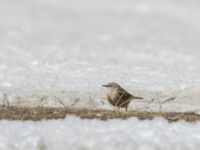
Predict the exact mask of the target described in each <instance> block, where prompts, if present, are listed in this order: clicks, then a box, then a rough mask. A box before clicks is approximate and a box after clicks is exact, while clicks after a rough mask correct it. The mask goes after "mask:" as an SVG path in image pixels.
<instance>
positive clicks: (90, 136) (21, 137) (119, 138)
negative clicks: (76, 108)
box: [0, 117, 200, 150]
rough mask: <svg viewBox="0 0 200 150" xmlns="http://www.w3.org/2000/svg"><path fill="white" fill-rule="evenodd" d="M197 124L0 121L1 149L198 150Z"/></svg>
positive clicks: (158, 121) (198, 125)
mask: <svg viewBox="0 0 200 150" xmlns="http://www.w3.org/2000/svg"><path fill="white" fill-rule="evenodd" d="M199 130H200V123H199V122H198V123H195V124H191V123H186V122H182V121H180V122H177V123H173V124H169V123H168V122H167V121H166V120H164V119H160V118H157V119H155V120H153V121H138V120H137V119H134V118H131V119H128V120H124V121H122V120H110V121H106V122H104V121H98V120H90V121H88V120H81V119H79V118H76V117H67V118H66V119H64V120H57V121H55V120H52V121H42V122H31V121H28V122H16V121H13V122H10V121H1V122H0V132H1V134H0V149H2V150H14V149H17V150H27V149H28V150H66V149H70V150H116V149H117V150H133V149H134V150H159V149H162V150H172V149H174V150H198V149H199V146H200V136H199Z"/></svg>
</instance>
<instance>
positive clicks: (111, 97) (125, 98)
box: [103, 82, 143, 111]
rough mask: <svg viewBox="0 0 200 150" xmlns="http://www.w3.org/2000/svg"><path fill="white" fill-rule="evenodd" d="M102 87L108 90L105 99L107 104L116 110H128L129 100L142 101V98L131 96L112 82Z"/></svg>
mask: <svg viewBox="0 0 200 150" xmlns="http://www.w3.org/2000/svg"><path fill="white" fill-rule="evenodd" d="M103 86H104V87H106V88H108V91H107V99H108V101H109V103H110V104H111V105H113V106H116V107H118V108H121V107H122V108H126V111H127V110H128V105H129V103H130V101H131V100H133V99H143V98H142V97H135V96H133V95H131V94H130V93H128V92H127V91H126V90H124V89H123V88H122V87H121V86H120V85H119V84H117V83H114V82H110V83H108V84H106V85H103Z"/></svg>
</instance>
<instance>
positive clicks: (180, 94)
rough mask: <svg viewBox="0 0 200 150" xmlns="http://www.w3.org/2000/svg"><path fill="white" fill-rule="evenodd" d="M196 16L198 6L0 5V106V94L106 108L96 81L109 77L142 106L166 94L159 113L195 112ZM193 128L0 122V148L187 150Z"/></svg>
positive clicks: (136, 0) (95, 1) (62, 0)
mask: <svg viewBox="0 0 200 150" xmlns="http://www.w3.org/2000/svg"><path fill="white" fill-rule="evenodd" d="M199 18H200V1H198V0H162V1H161V0H84V1H82V0H76V1H72V0H18V1H16V0H1V1H0V100H2V99H3V95H4V93H6V95H7V97H8V100H9V102H10V103H12V104H16V105H29V106H37V105H43V106H60V105H61V104H60V103H59V101H62V102H63V103H65V104H66V105H71V104H73V103H74V102H77V103H76V105H78V106H84V107H85V106H87V107H88V106H89V107H92V108H94V107H95V108H109V109H113V108H112V107H110V105H108V104H107V103H105V105H103V104H102V103H101V101H102V100H103V99H105V90H104V89H103V88H102V87H101V85H102V84H104V83H107V82H109V81H115V82H118V83H120V84H121V85H122V86H123V87H124V88H126V89H128V91H129V92H131V93H133V94H135V95H137V96H143V97H144V98H145V101H149V100H150V99H151V98H157V99H159V100H160V101H163V100H165V99H167V98H170V97H176V101H174V102H171V103H168V104H165V105H163V107H162V110H163V111H196V112H200V111H199V110H200V101H199V97H200V59H199V58H200V50H199V49H200V28H199V24H200V19H199ZM89 100H90V101H89ZM92 100H94V102H92ZM1 103H2V102H1ZM145 107H146V103H140V102H135V103H131V109H137V110H144V108H145ZM158 107H159V106H158V105H155V104H152V105H151V109H153V110H158V109H159V108H158ZM199 126H200V124H199V122H198V123H196V124H189V123H185V122H177V123H173V124H169V123H167V122H166V121H165V120H163V119H156V120H153V121H142V122H141V121H138V120H136V119H134V118H131V119H128V120H123V121H122V120H110V121H107V122H103V121H96V120H91V121H88V120H80V119H78V118H74V117H67V118H66V119H64V120H57V121H55V120H54V121H53V120H52V121H41V122H31V121H30V122H16V121H0V133H1V134H0V149H3V150H13V149H17V150H27V149H29V150H31V149H34V150H45V149H49V150H51V149H59V150H62V149H63V150H65V149H66V148H67V149H78V150H79V149H80V150H82V149H92V150H93V149H113V150H114V149H130V150H132V149H140V150H151V149H152V150H157V149H162V150H171V149H177V150H184V149H191V150H197V149H199V147H200V144H199V143H200V135H199V131H200V129H199ZM108 143H109V144H108Z"/></svg>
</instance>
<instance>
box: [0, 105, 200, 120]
mask: <svg viewBox="0 0 200 150" xmlns="http://www.w3.org/2000/svg"><path fill="white" fill-rule="evenodd" d="M68 115H75V116H78V117H80V118H85V119H99V120H108V119H114V118H119V119H127V118H130V117H137V118H138V119H140V120H145V119H150V120H151V119H153V118H155V117H163V118H165V119H167V120H168V121H169V122H175V121H178V120H185V121H188V122H195V121H198V120H200V115H199V114H196V113H189V112H188V113H177V112H148V111H142V112H138V111H127V112H125V111H112V110H91V109H87V108H69V107H60V108H49V107H17V106H9V107H7V106H0V120H2V119H6V120H33V121H39V120H44V119H63V118H65V117H66V116H68Z"/></svg>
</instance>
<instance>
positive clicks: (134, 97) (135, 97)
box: [132, 96, 144, 99]
mask: <svg viewBox="0 0 200 150" xmlns="http://www.w3.org/2000/svg"><path fill="white" fill-rule="evenodd" d="M132 98H133V99H144V98H143V97H137V96H133V97H132Z"/></svg>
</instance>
